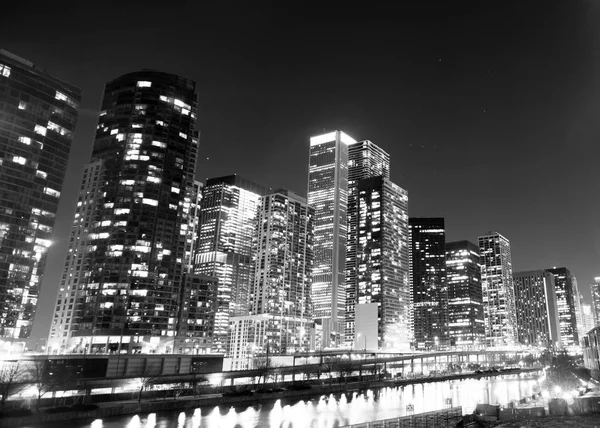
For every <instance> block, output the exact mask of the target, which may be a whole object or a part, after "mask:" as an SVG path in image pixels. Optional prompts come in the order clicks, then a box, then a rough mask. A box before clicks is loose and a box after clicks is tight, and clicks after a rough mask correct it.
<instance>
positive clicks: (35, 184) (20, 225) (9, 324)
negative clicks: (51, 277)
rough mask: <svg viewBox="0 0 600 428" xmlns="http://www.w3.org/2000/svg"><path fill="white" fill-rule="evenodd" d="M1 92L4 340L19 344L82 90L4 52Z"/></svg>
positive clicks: (0, 310)
mask: <svg viewBox="0 0 600 428" xmlns="http://www.w3.org/2000/svg"><path fill="white" fill-rule="evenodd" d="M0 94H2V95H1V96H0V99H1V100H2V101H1V102H0V302H1V303H0V340H3V341H7V342H13V344H12V345H10V346H11V347H12V346H15V347H18V346H21V345H24V340H22V339H26V338H27V337H29V334H30V332H31V327H32V324H33V319H34V317H35V311H36V308H37V304H38V297H39V291H40V285H41V282H42V278H43V276H44V269H45V267H46V255H47V253H48V247H50V245H51V243H52V239H51V238H52V233H53V230H54V221H55V217H56V211H57V209H58V201H59V197H60V194H61V191H62V187H63V181H64V178H65V171H66V169H67V163H68V160H69V152H70V150H71V144H72V142H73V130H74V129H75V122H76V121H77V115H78V108H79V101H80V98H81V93H80V91H79V89H77V88H75V87H74V86H71V85H69V84H68V83H65V82H62V81H60V80H58V79H56V78H54V77H52V76H50V75H48V74H47V73H45V72H44V71H43V70H40V69H39V68H37V67H35V66H34V65H33V64H32V63H31V62H29V61H27V60H24V59H22V58H19V57H18V56H16V55H13V54H11V53H9V52H6V51H4V50H0ZM14 342H19V344H18V345H17V343H14ZM9 349H12V348H9Z"/></svg>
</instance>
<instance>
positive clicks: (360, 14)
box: [0, 0, 600, 337]
mask: <svg viewBox="0 0 600 428" xmlns="http://www.w3.org/2000/svg"><path fill="white" fill-rule="evenodd" d="M50 3H52V4H50ZM128 3H130V2H126V1H123V2H121V1H102V2H99V1H62V2H61V1H57V2H42V1H37V2H31V1H20V2H10V4H6V5H5V4H3V5H2V13H1V16H0V47H2V48H4V49H6V50H8V51H10V52H13V53H15V54H17V55H19V56H22V57H24V58H26V59H28V60H30V61H32V62H34V63H35V64H36V65H37V66H38V67H40V68H43V69H45V70H46V71H48V72H49V73H50V74H52V75H54V76H56V77H58V78H61V79H63V80H66V81H68V82H70V83H72V84H74V85H76V86H78V87H80V88H81V89H82V90H83V102H82V108H81V112H80V116H79V123H78V129H77V133H76V136H75V140H74V147H73V150H72V154H71V162H70V166H69V169H68V171H67V180H66V185H65V188H64V189H63V198H62V200H61V208H60V211H59V220H58V223H57V226H56V229H55V230H56V238H55V242H56V243H55V244H54V246H53V247H52V248H51V252H50V255H49V258H48V267H47V271H46V275H45V277H44V283H43V289H42V293H41V302H40V306H39V309H38V316H37V319H36V326H35V327H34V333H33V334H34V336H36V337H39V336H44V337H45V336H46V335H47V332H48V329H49V324H50V319H51V312H52V308H53V305H54V302H55V297H56V289H57V287H58V283H59V280H60V275H61V270H62V265H63V262H64V256H65V253H66V244H67V242H68V235H69V232H70V226H71V223H72V218H73V213H74V209H75V203H76V198H77V191H78V188H79V184H80V179H81V174H82V168H83V164H84V163H85V162H87V161H88V160H89V156H90V152H91V147H92V144H93V138H94V128H95V126H96V123H97V119H98V113H99V106H100V102H101V97H102V91H103V88H104V84H105V83H106V82H107V81H109V80H111V79H113V78H115V77H117V76H119V75H121V74H124V73H128V72H132V71H137V70H139V69H142V68H153V69H158V70H161V71H165V72H171V73H176V74H180V75H182V76H186V77H189V78H192V79H194V80H196V82H197V90H198V94H199V104H198V129H199V131H200V132H201V138H200V155H199V162H198V169H197V173H198V174H197V178H198V179H200V180H204V179H205V178H207V177H215V176H220V175H228V174H232V173H237V174H240V175H242V176H245V177H247V178H249V179H251V180H254V181H256V182H258V183H261V184H264V185H266V186H269V187H273V188H276V187H288V188H290V189H292V190H294V191H296V192H298V193H300V194H305V193H306V187H307V168H308V167H307V163H308V140H309V137H310V136H311V135H315V134H318V133H322V132H323V131H331V130H335V129H342V130H344V131H345V132H346V133H348V134H349V135H351V136H353V137H354V138H355V139H359V140H360V139H369V140H372V141H373V142H375V143H376V144H378V145H379V146H381V147H382V148H383V149H385V150H386V151H388V152H389V153H390V155H391V161H392V167H391V175H392V180H393V181H394V182H396V183H397V184H399V185H400V186H402V187H404V188H405V189H407V190H408V192H409V213H410V215H411V216H423V217H439V216H442V217H445V219H446V230H447V232H446V233H447V235H446V238H447V240H448V241H450V240H460V239H468V240H471V241H473V242H477V241H476V240H477V236H479V235H481V234H484V233H485V232H486V231H488V230H491V229H492V230H497V231H499V232H500V233H502V234H503V235H505V236H506V237H507V238H508V239H509V240H510V241H511V247H512V260H513V269H514V271H520V270H532V269H541V268H546V267H552V266H566V267H568V268H569V269H571V271H572V273H573V274H574V275H575V276H576V277H577V279H578V283H579V286H580V288H583V289H584V295H585V296H586V297H588V298H589V284H590V283H591V282H592V281H593V278H594V276H598V275H600V264H599V260H600V257H599V254H600V221H599V213H600V179H598V173H597V171H596V169H597V165H598V155H599V154H600V149H599V148H598V145H599V144H600V120H598V118H597V116H598V114H599V113H600V2H597V1H593V0H589V1H575V0H573V1H566V0H565V1H562V2H557V1H481V2H470V1H455V2H451V1H427V2H417V1H414V0H413V1H410V2H398V3H399V4H400V5H396V6H394V7H393V8H392V7H391V6H388V3H393V2H378V1H363V2H359V3H358V4H357V5H356V6H351V5H350V4H349V3H338V4H333V3H328V6H325V3H324V2H306V1H302V2H300V1H297V2H292V1H290V2H285V1H284V2H273V5H270V4H268V3H265V2H260V1H257V2H245V3H246V4H238V2H236V1H227V2H225V1H223V2H209V1H204V2H203V1H200V2H198V1H175V0H171V1H168V2H167V1H165V2H164V4H163V5H161V6H158V5H157V6H155V5H151V4H150V2H136V4H130V5H128ZM204 3H206V4H204ZM417 3H419V4H417ZM217 4H218V6H217Z"/></svg>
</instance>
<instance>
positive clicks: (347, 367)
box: [333, 357, 355, 383]
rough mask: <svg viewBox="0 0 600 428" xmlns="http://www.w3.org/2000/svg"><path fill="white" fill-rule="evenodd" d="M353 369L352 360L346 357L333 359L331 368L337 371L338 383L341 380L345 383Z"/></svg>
mask: <svg viewBox="0 0 600 428" xmlns="http://www.w3.org/2000/svg"><path fill="white" fill-rule="evenodd" d="M354 369H355V364H354V362H353V361H352V360H350V359H348V358H341V357H336V358H335V359H334V360H333V370H334V371H336V372H338V374H339V378H340V383H341V381H342V380H343V381H344V383H347V382H348V377H349V376H350V375H351V374H352V373H353V372H354Z"/></svg>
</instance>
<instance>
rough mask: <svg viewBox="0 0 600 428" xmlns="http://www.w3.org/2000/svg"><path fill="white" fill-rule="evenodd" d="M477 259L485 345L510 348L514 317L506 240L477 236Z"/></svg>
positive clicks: (490, 234) (495, 235)
mask: <svg viewBox="0 0 600 428" xmlns="http://www.w3.org/2000/svg"><path fill="white" fill-rule="evenodd" d="M479 257H480V259H479V260H480V264H481V284H482V290H483V315H484V323H485V338H486V344H487V346H493V347H500V346H506V345H513V344H514V343H515V342H516V340H517V331H516V324H517V317H516V312H515V311H516V309H515V292H514V287H513V272H512V259H511V254H510V242H509V240H508V239H506V238H505V237H504V236H502V235H501V234H499V233H498V232H488V233H487V234H486V235H484V236H480V237H479Z"/></svg>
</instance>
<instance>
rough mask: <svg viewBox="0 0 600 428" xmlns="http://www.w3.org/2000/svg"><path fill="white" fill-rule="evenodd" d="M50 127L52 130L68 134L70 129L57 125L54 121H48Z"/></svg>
mask: <svg viewBox="0 0 600 428" xmlns="http://www.w3.org/2000/svg"><path fill="white" fill-rule="evenodd" d="M48 129H49V130H51V131H55V132H58V133H59V134H60V135H67V134H69V131H67V130H66V129H65V128H63V127H62V126H60V125H57V124H56V123H54V122H48Z"/></svg>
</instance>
